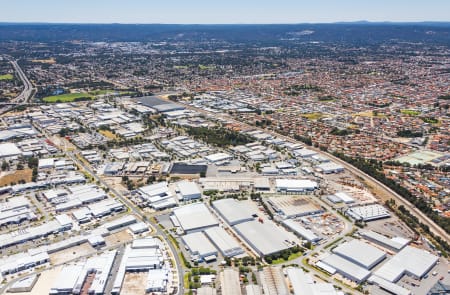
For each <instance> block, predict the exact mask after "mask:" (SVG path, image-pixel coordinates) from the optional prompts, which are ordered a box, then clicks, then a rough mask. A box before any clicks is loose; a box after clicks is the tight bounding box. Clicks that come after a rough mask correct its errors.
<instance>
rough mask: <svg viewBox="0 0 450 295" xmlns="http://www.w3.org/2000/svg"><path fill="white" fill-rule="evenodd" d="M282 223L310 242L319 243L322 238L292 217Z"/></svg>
mask: <svg viewBox="0 0 450 295" xmlns="http://www.w3.org/2000/svg"><path fill="white" fill-rule="evenodd" d="M282 224H283V225H284V226H286V227H287V228H288V229H290V230H291V231H293V232H294V233H295V234H296V235H298V236H300V237H302V238H303V239H305V240H307V241H308V242H310V243H313V244H317V243H318V242H319V241H320V240H321V239H322V238H321V237H319V236H317V235H316V234H315V233H313V232H312V231H311V230H309V229H306V228H304V227H303V226H302V225H301V224H300V223H298V222H296V221H295V220H292V219H286V220H283V221H282Z"/></svg>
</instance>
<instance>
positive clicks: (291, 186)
mask: <svg viewBox="0 0 450 295" xmlns="http://www.w3.org/2000/svg"><path fill="white" fill-rule="evenodd" d="M318 187H319V185H318V184H317V182H315V181H312V180H309V179H276V180H275V188H276V190H277V191H278V192H287V193H302V192H310V191H314V190H315V189H317V188H318Z"/></svg>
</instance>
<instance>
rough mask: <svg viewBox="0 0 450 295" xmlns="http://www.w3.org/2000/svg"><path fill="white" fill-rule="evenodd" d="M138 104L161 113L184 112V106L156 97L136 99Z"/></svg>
mask: <svg viewBox="0 0 450 295" xmlns="http://www.w3.org/2000/svg"><path fill="white" fill-rule="evenodd" d="M136 101H137V102H138V103H140V104H141V105H144V106H146V107H148V108H151V109H154V110H156V111H158V112H160V113H165V112H171V111H179V110H184V107H183V106H182V105H179V104H176V103H173V102H170V101H166V100H163V99H161V98H159V97H156V96H144V97H140V98H138V99H136Z"/></svg>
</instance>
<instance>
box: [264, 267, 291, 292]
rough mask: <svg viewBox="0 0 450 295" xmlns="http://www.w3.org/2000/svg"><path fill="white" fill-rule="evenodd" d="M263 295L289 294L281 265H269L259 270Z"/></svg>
mask: <svg viewBox="0 0 450 295" xmlns="http://www.w3.org/2000/svg"><path fill="white" fill-rule="evenodd" d="M259 278H260V282H261V283H262V289H263V293H264V295H289V294H290V293H289V289H288V286H287V285H286V280H285V278H284V275H283V272H282V269H281V267H279V266H269V267H265V268H263V270H262V271H261V272H259Z"/></svg>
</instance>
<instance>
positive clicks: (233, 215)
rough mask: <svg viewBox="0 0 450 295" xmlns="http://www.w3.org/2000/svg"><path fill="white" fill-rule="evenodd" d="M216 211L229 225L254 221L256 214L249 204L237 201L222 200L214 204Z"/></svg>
mask: <svg viewBox="0 0 450 295" xmlns="http://www.w3.org/2000/svg"><path fill="white" fill-rule="evenodd" d="M212 206H213V207H214V209H215V210H216V211H217V212H218V213H219V214H220V215H221V216H222V217H223V218H224V219H225V221H226V222H227V223H228V224H229V225H235V224H238V223H241V222H245V221H251V220H253V216H252V215H254V214H256V212H255V211H254V210H252V207H250V206H249V204H248V203H247V204H246V202H243V201H238V200H235V199H221V200H217V201H214V202H212Z"/></svg>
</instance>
